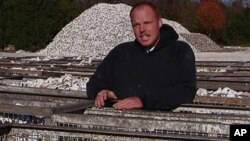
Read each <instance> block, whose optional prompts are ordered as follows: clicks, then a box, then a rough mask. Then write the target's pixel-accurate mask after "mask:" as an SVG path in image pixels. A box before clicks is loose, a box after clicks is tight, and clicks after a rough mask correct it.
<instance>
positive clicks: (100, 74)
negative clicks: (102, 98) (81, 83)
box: [87, 49, 115, 100]
mask: <svg viewBox="0 0 250 141" xmlns="http://www.w3.org/2000/svg"><path fill="white" fill-rule="evenodd" d="M113 50H114V49H113ZM113 50H111V51H110V52H109V54H108V55H107V56H106V57H105V58H104V59H103V61H102V62H101V64H100V65H99V66H98V67H97V70H96V72H95V73H94V75H93V76H91V78H90V79H89V81H88V83H87V96H88V99H92V100H94V99H95V98H96V95H97V93H98V92H99V91H101V90H103V89H109V88H110V86H111V76H112V69H110V68H112V67H113V64H114V63H113V62H114V60H115V59H114V56H115V55H114V51H113Z"/></svg>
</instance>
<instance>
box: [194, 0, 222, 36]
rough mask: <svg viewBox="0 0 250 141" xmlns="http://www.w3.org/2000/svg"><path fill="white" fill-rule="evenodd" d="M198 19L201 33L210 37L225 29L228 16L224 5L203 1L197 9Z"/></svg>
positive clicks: (211, 0) (215, 1)
mask: <svg viewBox="0 0 250 141" xmlns="http://www.w3.org/2000/svg"><path fill="white" fill-rule="evenodd" d="M196 14H197V15H196V18H197V21H198V24H199V27H200V29H201V31H204V32H205V33H206V34H207V35H208V36H209V37H211V34H212V33H213V32H216V31H218V30H221V29H223V28H224V27H225V24H226V16H225V12H224V10H223V7H222V4H221V3H219V2H218V1H217V0H203V1H202V2H201V3H200V6H199V7H198V9H197V13H196Z"/></svg>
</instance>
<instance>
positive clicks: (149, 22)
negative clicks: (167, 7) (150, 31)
mask: <svg viewBox="0 0 250 141" xmlns="http://www.w3.org/2000/svg"><path fill="white" fill-rule="evenodd" d="M151 23H152V22H151V21H146V22H144V24H151Z"/></svg>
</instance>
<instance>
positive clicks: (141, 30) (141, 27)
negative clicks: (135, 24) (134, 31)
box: [140, 24, 145, 32]
mask: <svg viewBox="0 0 250 141" xmlns="http://www.w3.org/2000/svg"><path fill="white" fill-rule="evenodd" d="M144 31H145V27H144V25H143V24H142V25H141V26H140V32H144Z"/></svg>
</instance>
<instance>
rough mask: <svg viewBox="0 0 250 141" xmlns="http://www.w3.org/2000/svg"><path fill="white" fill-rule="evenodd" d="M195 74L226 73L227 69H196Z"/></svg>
mask: <svg viewBox="0 0 250 141" xmlns="http://www.w3.org/2000/svg"><path fill="white" fill-rule="evenodd" d="M196 71H197V72H227V69H220V68H217V69H216V68H214V69H213V68H197V69H196Z"/></svg>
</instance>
